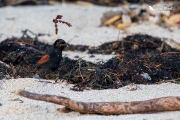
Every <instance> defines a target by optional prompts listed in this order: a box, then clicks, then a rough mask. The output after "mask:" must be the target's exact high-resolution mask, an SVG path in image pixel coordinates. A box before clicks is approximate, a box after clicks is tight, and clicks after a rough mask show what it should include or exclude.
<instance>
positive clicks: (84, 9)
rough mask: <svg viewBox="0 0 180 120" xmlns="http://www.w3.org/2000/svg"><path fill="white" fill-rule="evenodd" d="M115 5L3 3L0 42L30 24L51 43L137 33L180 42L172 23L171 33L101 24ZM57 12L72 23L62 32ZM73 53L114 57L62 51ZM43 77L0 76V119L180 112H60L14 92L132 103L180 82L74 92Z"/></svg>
mask: <svg viewBox="0 0 180 120" xmlns="http://www.w3.org/2000/svg"><path fill="white" fill-rule="evenodd" d="M117 9H120V8H119V7H100V6H95V5H93V6H79V5H73V4H63V5H62V4H56V5H50V6H46V5H45V6H17V7H10V6H8V7H3V8H0V41H3V40H5V39H6V38H9V37H12V36H15V37H20V36H21V35H22V33H21V31H22V30H25V29H29V30H31V31H33V32H35V33H45V34H49V35H50V36H43V37H40V38H39V39H40V41H43V42H45V43H49V44H52V43H53V42H54V41H55V40H56V39H57V38H63V39H64V40H66V41H67V42H69V43H71V44H82V45H90V46H98V45H100V44H102V43H104V42H108V41H115V40H117V38H118V39H122V38H124V37H126V36H127V35H130V34H134V33H144V34H149V35H152V36H156V37H160V38H167V39H173V40H175V41H177V42H179V43H180V35H179V33H180V29H178V28H177V27H172V28H171V29H172V30H173V32H170V31H169V30H168V29H166V28H162V27H160V26H158V25H155V24H153V23H147V22H145V23H142V24H140V25H138V26H135V27H130V28H128V29H127V31H128V33H127V34H126V33H125V32H124V31H123V30H117V29H115V28H111V27H99V25H100V17H101V16H102V14H103V13H104V12H106V11H109V10H117ZM58 14H61V15H63V19H64V20H65V21H68V22H70V23H71V24H72V25H73V26H72V27H71V28H69V27H67V26H65V25H62V24H61V25H59V33H58V35H55V31H54V24H53V22H52V19H53V18H55V16H56V15H58ZM147 25H148V27H147ZM118 36H119V37H118ZM32 37H33V35H32ZM75 55H79V56H80V57H82V58H83V59H85V60H88V61H92V62H97V61H100V60H104V61H106V60H108V59H110V58H112V57H113V56H115V55H96V56H95V57H94V58H92V59H90V58H89V55H88V54H86V53H79V52H76V53H74V52H64V53H63V56H68V57H70V58H72V59H75V57H74V56H75ZM40 81H41V79H34V78H19V79H8V80H6V79H5V80H0V120H11V119H12V118H13V119H14V120H37V119H39V120H40V119H41V120H52V119H53V120H59V119H60V120H61V119H62V120H71V119H73V120H92V119H98V120H99V119H100V120H117V119H121V120H180V111H173V112H159V113H149V114H129V115H110V116H106V115H95V114H80V113H78V112H70V113H59V112H57V111H56V109H57V108H59V107H62V106H60V105H55V104H52V103H46V102H42V101H36V100H31V99H27V98H23V97H20V96H18V95H16V94H14V93H13V91H14V90H18V89H23V90H27V91H30V92H35V93H40V94H51V95H61V96H64V97H69V98H71V99H73V100H76V101H83V102H117V101H119V102H129V101H142V100H148V99H152V98H159V97H166V96H180V84H174V83H162V84H156V85H128V86H125V87H122V88H119V89H109V90H84V91H83V92H76V91H72V90H70V88H71V87H72V85H71V84H67V83H66V82H58V83H56V84H54V83H53V82H52V83H48V82H40ZM49 81H51V80H49ZM133 87H137V90H135V91H131V90H130V89H131V88H133Z"/></svg>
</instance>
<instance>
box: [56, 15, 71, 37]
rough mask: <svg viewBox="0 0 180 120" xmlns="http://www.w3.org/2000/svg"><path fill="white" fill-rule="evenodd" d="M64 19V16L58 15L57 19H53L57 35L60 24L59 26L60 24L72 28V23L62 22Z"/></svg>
mask: <svg viewBox="0 0 180 120" xmlns="http://www.w3.org/2000/svg"><path fill="white" fill-rule="evenodd" d="M62 17H63V16H62V15H57V16H56V18H55V19H53V22H54V27H55V32H56V34H58V24H57V23H58V22H59V23H63V24H66V25H67V26H68V27H71V26H72V25H71V23H69V22H66V21H63V20H61V19H62Z"/></svg>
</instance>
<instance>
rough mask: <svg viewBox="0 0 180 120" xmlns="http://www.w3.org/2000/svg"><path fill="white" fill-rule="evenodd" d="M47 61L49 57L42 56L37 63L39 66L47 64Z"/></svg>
mask: <svg viewBox="0 0 180 120" xmlns="http://www.w3.org/2000/svg"><path fill="white" fill-rule="evenodd" d="M49 60H50V56H49V55H44V56H42V58H41V59H40V60H39V61H38V62H37V63H38V64H40V65H41V64H44V63H46V62H48V61H49Z"/></svg>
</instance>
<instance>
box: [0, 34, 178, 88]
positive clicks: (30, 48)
mask: <svg viewBox="0 0 180 120" xmlns="http://www.w3.org/2000/svg"><path fill="white" fill-rule="evenodd" d="M71 46H73V45H71ZM73 47H74V50H76V49H77V48H78V49H77V50H81V49H79V46H73ZM81 47H84V46H80V48H81ZM49 48H50V45H47V44H44V43H41V42H39V41H38V40H36V39H32V38H19V39H17V38H11V39H6V40H5V41H3V42H1V43H0V49H1V52H0V79H3V78H19V77H22V78H24V77H37V75H39V76H40V77H41V78H45V79H54V80H57V79H64V80H67V81H68V82H69V83H73V84H75V86H74V88H75V89H76V88H78V89H76V90H81V89H79V88H82V89H83V88H85V87H90V88H93V89H108V88H119V87H121V86H124V85H127V84H130V83H137V84H149V83H157V82H163V81H168V80H169V81H173V82H177V83H178V82H179V78H180V51H178V50H176V49H173V48H171V47H170V46H169V45H167V44H166V43H165V42H164V41H161V39H159V38H155V37H151V36H148V35H141V34H136V35H132V36H128V37H126V38H124V39H123V40H122V41H114V42H109V43H104V44H102V45H101V46H99V47H97V48H88V46H87V48H86V49H87V50H88V52H89V53H93V54H94V53H98V54H111V53H112V52H115V53H116V54H117V56H116V57H115V58H112V59H110V60H108V61H107V62H99V63H96V64H95V63H91V62H87V61H85V60H82V59H79V60H71V59H69V58H67V57H64V58H63V60H62V61H61V64H60V67H59V69H58V70H56V71H55V72H52V71H51V70H44V69H37V68H36V62H37V61H38V60H39V58H40V57H41V56H42V55H43V54H45V52H46V51H47V50H48V49H49ZM68 49H69V50H72V47H70V48H68ZM83 49H84V48H83ZM86 49H85V50H86ZM82 51H83V50H82Z"/></svg>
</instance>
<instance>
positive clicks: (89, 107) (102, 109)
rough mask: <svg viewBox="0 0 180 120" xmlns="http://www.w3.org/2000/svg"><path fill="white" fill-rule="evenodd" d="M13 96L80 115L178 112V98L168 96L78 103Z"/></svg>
mask: <svg viewBox="0 0 180 120" xmlns="http://www.w3.org/2000/svg"><path fill="white" fill-rule="evenodd" d="M15 94H17V95H20V96H23V97H26V98H29V99H34V100H40V101H45V102H50V103H55V104H58V105H63V106H65V107H64V108H58V109H57V111H59V112H64V113H68V112H71V111H75V112H80V113H82V114H101V115H120V114H140V113H155V112H165V111H180V96H168V97H160V98H154V99H149V100H145V101H130V102H79V101H74V100H72V99H70V98H66V97H63V96H56V95H48V94H36V93H32V92H28V91H24V90H16V91H15Z"/></svg>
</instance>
